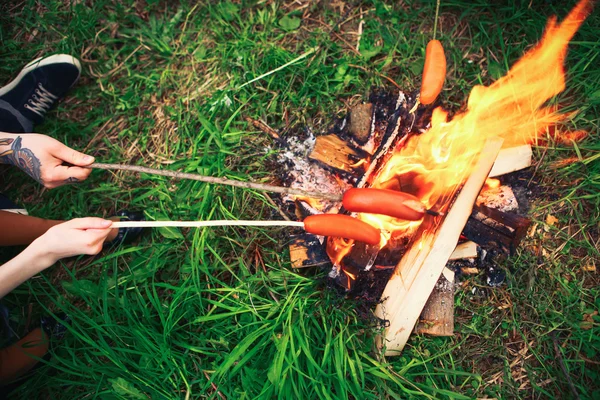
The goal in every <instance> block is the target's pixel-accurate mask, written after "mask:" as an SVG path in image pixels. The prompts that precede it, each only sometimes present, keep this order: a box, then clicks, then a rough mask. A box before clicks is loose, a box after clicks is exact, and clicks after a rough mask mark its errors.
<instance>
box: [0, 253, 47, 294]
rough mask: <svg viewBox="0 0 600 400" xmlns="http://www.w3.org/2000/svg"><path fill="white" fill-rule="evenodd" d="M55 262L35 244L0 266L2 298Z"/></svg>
mask: <svg viewBox="0 0 600 400" xmlns="http://www.w3.org/2000/svg"><path fill="white" fill-rule="evenodd" d="M54 262H55V260H54V259H53V258H52V257H50V256H49V255H47V254H45V253H44V252H43V251H41V250H40V246H39V242H34V243H32V244H31V245H30V246H28V247H27V248H26V249H25V250H23V251H22V252H21V253H20V254H19V255H17V256H16V257H15V258H13V259H12V260H10V261H8V262H7V263H5V264H3V265H2V266H0V298H2V297H4V296H5V295H6V294H8V293H10V291H11V290H13V289H14V288H16V287H17V286H19V285H20V284H21V283H23V282H25V281H26V280H27V279H29V278H31V277H32V276H34V275H36V274H39V273H40V272H41V271H43V270H44V269H46V268H48V267H49V266H51V265H52V264H54Z"/></svg>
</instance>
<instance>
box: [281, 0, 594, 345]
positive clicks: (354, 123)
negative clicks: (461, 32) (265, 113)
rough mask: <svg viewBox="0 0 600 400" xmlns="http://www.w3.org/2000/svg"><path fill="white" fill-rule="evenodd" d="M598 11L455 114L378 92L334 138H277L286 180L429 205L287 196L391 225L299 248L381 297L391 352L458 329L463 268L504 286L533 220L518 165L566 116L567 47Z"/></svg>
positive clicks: (308, 262)
mask: <svg viewBox="0 0 600 400" xmlns="http://www.w3.org/2000/svg"><path fill="white" fill-rule="evenodd" d="M590 7H591V5H590V3H589V2H586V1H585V0H584V1H582V2H580V3H579V4H578V5H577V7H576V8H575V9H574V10H573V11H572V12H571V13H570V14H569V15H568V16H567V18H566V19H565V20H564V21H563V22H562V23H561V24H557V23H556V20H555V19H554V20H551V21H550V22H549V24H548V26H547V31H546V33H545V35H544V37H543V38H542V40H541V41H540V44H539V45H538V46H536V47H534V48H532V49H531V50H530V51H529V52H528V53H527V54H526V55H525V56H524V57H523V58H522V59H521V60H520V61H519V62H517V63H516V64H515V65H514V66H513V68H512V69H511V70H510V71H509V73H508V74H507V75H506V76H505V77H503V78H501V79H499V80H497V81H496V82H494V83H493V84H492V85H490V86H489V87H483V86H477V87H475V88H473V90H472V92H471V94H470V96H469V99H468V101H467V105H466V107H465V108H464V110H462V111H460V112H458V113H457V114H456V115H454V116H453V117H452V118H450V119H449V118H448V113H447V112H445V111H444V110H443V109H442V108H441V107H436V104H435V103H434V104H431V101H429V100H428V101H427V102H426V104H427V105H423V104H420V103H421V102H420V101H419V98H418V96H417V95H416V93H415V94H413V93H410V94H408V93H404V92H402V91H386V90H382V89H375V90H373V91H372V93H371V95H370V96H369V99H368V101H366V102H364V104H360V105H358V106H355V107H354V108H353V109H351V110H350V112H349V113H348V114H347V115H346V116H345V117H343V118H341V119H340V120H338V121H336V122H335V123H334V124H333V126H332V128H331V129H330V130H329V131H328V132H327V133H325V134H320V135H315V134H314V133H313V132H312V131H311V130H310V129H308V128H306V129H305V130H304V131H302V132H299V133H297V134H295V135H293V134H288V135H286V136H285V137H279V135H278V134H277V140H278V143H279V146H280V150H281V151H280V153H279V158H278V161H279V163H280V164H281V165H284V166H285V167H284V168H282V170H284V173H283V174H282V177H281V178H282V181H283V182H284V183H285V184H286V186H289V187H292V188H299V189H303V190H307V191H317V192H325V193H331V194H336V195H341V194H342V193H348V192H349V189H351V188H374V189H377V190H382V189H383V190H386V191H392V192H394V193H406V194H407V195H410V196H413V197H414V198H416V199H417V202H420V203H422V206H423V207H426V210H427V212H426V213H424V214H422V215H421V216H420V217H419V220H418V221H417V220H416V219H411V218H405V219H406V220H403V218H401V217H399V216H397V215H393V210H394V209H395V208H396V205H395V203H394V204H392V205H391V206H390V205H389V204H388V206H387V209H386V212H378V211H377V210H376V209H374V208H372V209H370V210H366V212H363V210H353V211H360V212H354V213H350V212H348V211H347V210H345V209H344V205H346V203H345V202H344V203H343V204H342V203H341V202H339V201H330V200H315V199H314V198H308V197H302V196H297V195H296V196H291V195H288V196H284V197H282V199H281V200H282V204H283V205H284V208H285V209H286V210H287V211H288V213H289V215H290V216H291V217H292V218H295V219H300V220H302V219H304V218H306V217H307V216H310V215H314V214H322V213H340V214H352V216H353V217H355V218H357V219H360V220H362V221H363V222H366V223H367V224H369V225H371V226H374V227H376V228H377V229H379V230H380V232H381V234H382V241H381V242H380V243H379V244H377V245H373V244H366V243H362V242H360V241H356V240H349V239H343V238H336V237H326V238H325V237H318V236H313V235H307V234H303V233H298V234H296V235H294V236H292V237H291V238H290V243H291V244H290V256H291V261H292V264H293V266H294V267H296V268H302V267H309V266H322V267H325V268H330V269H329V271H330V272H329V278H330V279H331V280H332V281H333V282H335V284H336V285H338V286H339V287H341V288H343V289H344V290H345V291H346V292H347V293H348V294H349V295H350V296H352V297H355V298H361V299H363V300H364V299H366V300H367V301H371V302H372V303H371V305H372V307H374V315H375V316H376V317H377V318H378V319H379V320H380V321H381V322H382V323H383V325H384V330H383V331H384V332H383V333H382V334H381V335H380V336H379V344H380V347H381V348H385V351H386V354H388V355H397V354H399V352H400V351H401V350H402V349H403V347H404V345H405V344H406V342H407V340H408V338H409V336H410V334H411V333H412V332H413V331H415V330H416V331H417V332H419V333H427V334H431V335H452V332H453V326H454V323H453V315H454V311H453V307H454V302H453V295H454V289H455V284H454V282H455V279H456V276H457V275H458V274H468V273H473V272H478V271H479V270H481V269H484V270H485V271H486V274H487V276H486V281H487V283H488V284H489V285H491V286H495V285H498V284H500V283H502V281H503V274H502V271H501V270H499V269H498V267H497V266H496V263H497V260H498V259H499V258H500V257H508V256H510V255H512V254H514V252H515V250H516V249H517V248H518V246H519V244H520V242H521V240H522V239H523V237H524V236H525V235H526V233H527V230H528V228H529V225H530V220H529V219H528V218H527V216H526V213H527V210H528V204H527V186H528V184H527V180H526V179H525V180H520V179H519V177H520V176H521V175H520V174H522V173H520V172H518V171H521V170H523V169H526V168H528V167H529V166H531V164H532V149H531V146H530V143H533V142H538V143H539V141H538V138H539V137H540V135H542V134H548V132H549V130H548V128H549V127H551V126H552V125H553V124H555V123H556V122H559V121H561V120H564V119H565V118H566V117H565V115H563V114H559V113H557V110H556V109H552V108H549V107H548V106H547V101H548V99H550V98H552V97H553V96H555V95H556V94H558V93H560V92H561V91H562V90H563V89H564V86H565V79H564V70H563V63H564V58H565V54H566V47H567V45H568V41H569V40H570V39H571V37H572V36H573V35H574V33H575V32H576V31H577V28H578V27H579V25H580V24H581V23H582V22H583V20H584V19H585V17H586V15H587V14H588V13H589V9H590ZM426 64H427V62H426ZM424 75H425V74H424ZM424 80H425V78H424ZM421 97H423V91H422V90H421ZM430 100H431V99H430ZM369 190H371V189H369ZM403 205H404V204H398V205H397V208H400V207H402V206H403ZM346 237H349V236H346Z"/></svg>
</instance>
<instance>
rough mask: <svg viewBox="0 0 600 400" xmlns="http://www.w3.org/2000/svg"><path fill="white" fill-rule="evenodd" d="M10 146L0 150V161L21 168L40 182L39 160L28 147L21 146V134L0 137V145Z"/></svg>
mask: <svg viewBox="0 0 600 400" xmlns="http://www.w3.org/2000/svg"><path fill="white" fill-rule="evenodd" d="M1 145H4V146H8V145H11V146H10V149H8V150H2V151H0V162H1V163H4V164H11V165H14V166H16V167H19V168H20V169H22V170H23V171H24V172H25V173H26V174H27V175H29V176H31V177H32V178H33V179H35V180H36V181H38V182H40V183H43V182H42V177H41V171H40V169H41V167H42V164H41V163H40V160H39V159H38V158H37V157H36V156H35V154H33V152H32V151H31V150H29V149H26V148H23V147H21V136H17V137H16V138H15V139H0V146H1Z"/></svg>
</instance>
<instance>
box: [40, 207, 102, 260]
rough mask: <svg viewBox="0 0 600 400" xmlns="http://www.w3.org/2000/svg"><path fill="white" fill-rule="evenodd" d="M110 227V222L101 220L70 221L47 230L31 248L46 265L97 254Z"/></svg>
mask: <svg viewBox="0 0 600 400" xmlns="http://www.w3.org/2000/svg"><path fill="white" fill-rule="evenodd" d="M111 225H112V221H108V220H105V219H102V218H93V217H89V218H77V219H72V220H70V221H67V222H63V223H62V224H59V225H55V226H53V227H52V228H50V229H48V231H46V233H44V234H43V235H42V236H40V237H39V238H37V239H36V240H35V241H34V242H33V243H32V244H31V247H32V248H33V249H34V250H35V251H36V253H37V254H38V256H39V257H42V258H44V259H45V261H47V265H52V264H54V263H55V262H56V261H58V260H60V259H61V258H65V257H72V256H76V255H80V254H89V255H93V254H98V253H99V252H100V250H102V244H103V243H104V240H105V239H106V237H107V236H108V234H109V233H110V230H111V228H110V226H111Z"/></svg>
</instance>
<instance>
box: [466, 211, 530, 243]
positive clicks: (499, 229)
mask: <svg viewBox="0 0 600 400" xmlns="http://www.w3.org/2000/svg"><path fill="white" fill-rule="evenodd" d="M530 225H531V220H530V219H529V218H527V217H523V216H521V215H518V214H511V213H507V212H503V211H500V210H496V209H494V208H490V207H486V206H484V205H479V206H478V205H475V206H474V207H473V212H472V213H471V216H470V217H469V220H468V222H467V225H466V226H465V229H464V231H463V233H464V235H465V236H466V237H467V238H468V239H469V240H472V241H473V242H475V243H477V244H479V245H480V246H482V247H489V246H492V247H496V248H497V247H500V248H501V249H502V250H504V251H505V252H506V253H509V254H513V253H514V251H515V250H516V248H517V246H518V245H519V243H520V242H521V239H523V237H524V236H525V234H526V233H527V229H529V226H530Z"/></svg>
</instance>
